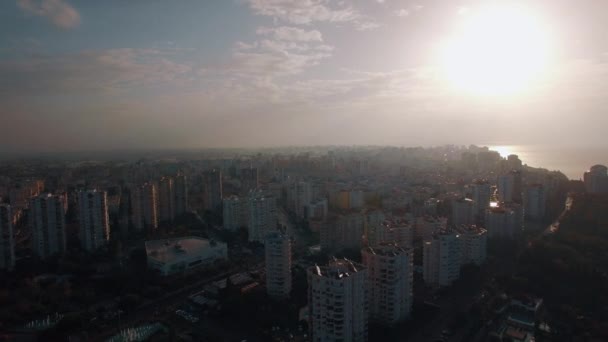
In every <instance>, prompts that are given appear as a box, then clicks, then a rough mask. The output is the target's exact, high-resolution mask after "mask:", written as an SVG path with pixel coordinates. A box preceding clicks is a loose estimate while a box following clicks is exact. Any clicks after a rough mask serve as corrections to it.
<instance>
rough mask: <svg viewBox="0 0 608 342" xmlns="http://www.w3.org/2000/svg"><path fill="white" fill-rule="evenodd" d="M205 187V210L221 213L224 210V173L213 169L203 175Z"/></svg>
mask: <svg viewBox="0 0 608 342" xmlns="http://www.w3.org/2000/svg"><path fill="white" fill-rule="evenodd" d="M203 182H204V187H205V190H204V191H205V192H204V194H205V198H204V205H205V210H209V211H215V212H221V209H222V191H223V190H222V171H220V170H217V169H213V170H208V171H205V172H204V173H203Z"/></svg>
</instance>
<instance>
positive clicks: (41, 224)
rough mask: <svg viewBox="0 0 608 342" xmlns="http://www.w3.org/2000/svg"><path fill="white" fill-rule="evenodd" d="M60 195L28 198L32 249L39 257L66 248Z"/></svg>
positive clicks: (51, 254)
mask: <svg viewBox="0 0 608 342" xmlns="http://www.w3.org/2000/svg"><path fill="white" fill-rule="evenodd" d="M64 214H65V212H64V208H63V201H62V199H61V198H60V196H54V195H51V194H42V195H39V196H37V197H34V198H32V199H31V200H30V212H29V222H30V226H31V228H32V242H33V245H32V250H33V252H34V254H36V255H37V256H38V257H40V258H41V259H46V258H48V257H50V256H53V255H57V254H62V253H64V252H65V250H66V234H65V216H64Z"/></svg>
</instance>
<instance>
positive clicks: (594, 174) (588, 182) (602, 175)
mask: <svg viewBox="0 0 608 342" xmlns="http://www.w3.org/2000/svg"><path fill="white" fill-rule="evenodd" d="M583 180H584V182H585V189H586V190H587V192H589V193H601V192H608V168H607V167H606V166H604V165H593V166H592V167H591V168H589V171H587V172H585V174H584V175H583Z"/></svg>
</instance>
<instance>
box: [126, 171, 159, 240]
mask: <svg viewBox="0 0 608 342" xmlns="http://www.w3.org/2000/svg"><path fill="white" fill-rule="evenodd" d="M131 214H132V216H131V221H132V222H133V226H134V227H135V230H136V231H139V232H142V231H144V230H149V231H151V230H155V229H157V228H158V194H157V190H156V185H154V184H153V183H145V184H144V185H142V186H138V187H135V188H133V189H131Z"/></svg>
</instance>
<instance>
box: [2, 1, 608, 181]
mask: <svg viewBox="0 0 608 342" xmlns="http://www.w3.org/2000/svg"><path fill="white" fill-rule="evenodd" d="M606 12H608V4H607V3H606V2H604V1H577V2H576V3H573V2H572V1H534V2H528V1H515V2H501V1H396V0H378V1H372V0H366V1H363V0H360V1H325V0H321V1H316V0H315V1H313V0H306V1H287V0H250V1H247V0H234V1H233V0H230V1H181V2H179V3H174V2H166V1H164V2H163V1H151V2H146V3H143V2H123V1H112V0H111V1H102V2H92V1H65V0H44V1H35V0H18V1H3V2H2V3H1V4H0V31H1V32H2V33H1V34H0V46H1V48H0V101H1V102H2V104H3V105H2V108H1V109H0V111H1V112H0V126H1V127H3V132H2V134H1V135H0V146H1V147H0V151H2V152H7V151H8V152H19V151H23V152H32V151H35V152H39V151H53V152H61V151H66V150H117V149H125V148H135V149H140V148H206V147H243V146H247V147H252V146H253V147H260V146H284V145H319V144H337V145H351V144H356V145H366V144H374V145H399V146H418V145H422V146H427V145H439V144H447V143H450V144H486V145H513V144H517V145H527V144H532V145H541V146H546V145H576V146H582V147H591V146H593V147H597V146H601V147H608V146H607V145H606V144H607V143H606V140H605V139H604V134H603V127H605V125H606V123H607V122H606V120H607V119H606V115H605V113H604V111H605V108H606V97H605V89H606V86H608V74H607V70H608V69H607V66H606V58H607V55H606V52H607V51H608V41H607V40H608V39H607V38H606V36H605V35H604V34H602V33H603V32H605V31H606V30H607V29H608V27H607V26H608V21H606V20H604V19H605V15H604V13H606ZM463 51H464V52H463ZM483 60H486V61H490V62H486V63H481V62H480V61H483ZM557 134H563V135H564V136H565V137H566V138H559V139H557V138H556V135H557ZM581 171H582V170H581Z"/></svg>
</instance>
